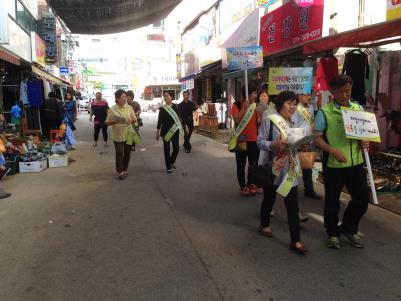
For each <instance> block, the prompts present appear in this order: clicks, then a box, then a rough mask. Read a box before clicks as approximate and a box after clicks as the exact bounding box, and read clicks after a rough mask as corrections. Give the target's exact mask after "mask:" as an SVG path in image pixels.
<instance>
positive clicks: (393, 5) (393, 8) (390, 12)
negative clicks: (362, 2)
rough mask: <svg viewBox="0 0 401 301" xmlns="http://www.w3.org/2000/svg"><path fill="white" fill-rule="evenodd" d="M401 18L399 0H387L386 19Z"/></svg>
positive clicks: (400, 2)
mask: <svg viewBox="0 0 401 301" xmlns="http://www.w3.org/2000/svg"><path fill="white" fill-rule="evenodd" d="M398 18H401V0H387V21H390V20H395V19H398Z"/></svg>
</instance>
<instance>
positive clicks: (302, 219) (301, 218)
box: [298, 212, 309, 223]
mask: <svg viewBox="0 0 401 301" xmlns="http://www.w3.org/2000/svg"><path fill="white" fill-rule="evenodd" d="M298 219H299V222H300V223H306V222H307V221H308V220H309V216H307V215H305V214H303V213H302V212H299V213H298Z"/></svg>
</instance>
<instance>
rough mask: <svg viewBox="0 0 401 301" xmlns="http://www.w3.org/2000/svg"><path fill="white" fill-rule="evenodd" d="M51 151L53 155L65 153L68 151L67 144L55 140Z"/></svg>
mask: <svg viewBox="0 0 401 301" xmlns="http://www.w3.org/2000/svg"><path fill="white" fill-rule="evenodd" d="M50 153H51V154H52V155H54V154H57V155H65V154H66V153H67V147H66V146H65V143H64V142H55V143H53V145H52V148H51V149H50Z"/></svg>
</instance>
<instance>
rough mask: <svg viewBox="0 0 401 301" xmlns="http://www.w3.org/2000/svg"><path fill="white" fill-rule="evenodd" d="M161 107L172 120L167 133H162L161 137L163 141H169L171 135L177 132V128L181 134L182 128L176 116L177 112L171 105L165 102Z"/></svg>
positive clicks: (182, 132)
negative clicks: (172, 122)
mask: <svg viewBox="0 0 401 301" xmlns="http://www.w3.org/2000/svg"><path fill="white" fill-rule="evenodd" d="M163 109H165V110H166V112H167V113H168V114H169V115H170V117H171V118H173V120H174V124H173V126H172V127H171V128H170V129H169V130H168V132H167V134H166V135H164V137H163V139H164V141H166V142H169V141H170V140H171V138H172V137H173V135H174V134H175V132H177V130H179V131H180V134H181V135H183V134H184V129H183V128H182V125H181V121H180V118H179V117H178V115H177V113H176V112H175V111H174V109H173V108H172V107H171V106H169V105H167V104H166V105H164V106H163Z"/></svg>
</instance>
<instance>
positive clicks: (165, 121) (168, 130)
mask: <svg viewBox="0 0 401 301" xmlns="http://www.w3.org/2000/svg"><path fill="white" fill-rule="evenodd" d="M173 97H174V96H173V95H172V93H171V92H170V91H164V92H163V98H164V101H165V102H166V104H165V105H164V106H163V107H161V108H160V111H159V117H158V120H157V132H156V141H159V139H160V136H161V137H162V138H163V146H164V162H165V164H166V169H167V173H172V168H174V169H176V166H175V161H176V160H177V156H178V152H179V150H180V141H179V140H180V133H181V134H183V133H184V130H183V126H182V123H181V118H180V113H179V110H178V106H177V105H176V104H174V103H173ZM185 131H186V132H188V128H187V126H186V125H185ZM170 144H171V145H172V146H173V152H172V153H170Z"/></svg>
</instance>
